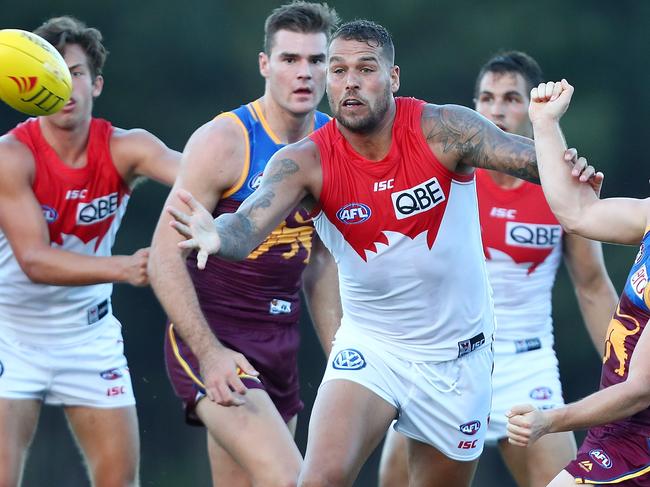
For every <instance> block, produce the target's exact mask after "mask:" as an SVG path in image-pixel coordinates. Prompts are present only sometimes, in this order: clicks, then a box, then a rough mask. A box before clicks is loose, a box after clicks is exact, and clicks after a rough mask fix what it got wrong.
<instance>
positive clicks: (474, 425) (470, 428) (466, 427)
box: [460, 419, 481, 436]
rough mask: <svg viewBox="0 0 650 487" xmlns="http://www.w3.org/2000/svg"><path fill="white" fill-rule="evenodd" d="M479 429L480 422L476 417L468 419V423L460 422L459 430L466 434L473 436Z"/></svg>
mask: <svg viewBox="0 0 650 487" xmlns="http://www.w3.org/2000/svg"><path fill="white" fill-rule="evenodd" d="M480 429H481V422H480V421H479V420H477V419H475V420H474V421H470V422H469V423H465V424H461V425H460V431H461V432H463V433H465V434H466V435H470V436H473V435H475V434H476V433H478V431H479V430H480Z"/></svg>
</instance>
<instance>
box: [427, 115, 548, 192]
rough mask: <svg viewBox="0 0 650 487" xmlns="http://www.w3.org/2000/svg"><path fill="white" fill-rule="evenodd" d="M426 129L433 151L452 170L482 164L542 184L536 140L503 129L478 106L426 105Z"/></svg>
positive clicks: (463, 170)
mask: <svg viewBox="0 0 650 487" xmlns="http://www.w3.org/2000/svg"><path fill="white" fill-rule="evenodd" d="M422 130H423V131H424V135H425V137H426V139H427V142H428V144H429V147H430V148H431V151H432V152H433V153H434V154H435V155H436V157H437V158H438V160H439V161H440V162H441V163H442V164H443V165H444V166H446V167H447V168H448V169H450V170H451V171H454V172H460V173H467V172H469V171H471V170H470V168H469V166H473V167H482V168H485V169H493V170H495V171H501V172H505V173H507V174H510V175H511V176H515V177H517V178H521V179H525V180H527V181H531V182H533V183H536V184H539V173H538V171H537V161H536V157H535V144H534V143H533V141H532V140H531V139H527V138H526V137H521V136H519V135H515V134H509V133H507V132H504V131H502V130H501V129H499V128H498V127H497V126H496V125H494V124H493V123H492V122H490V121H489V120H487V119H486V118H484V117H483V116H481V115H479V114H478V113H476V112H475V111H474V110H470V109H469V108H465V107H461V106H458V105H440V106H438V105H426V106H425V108H424V112H423V113H422Z"/></svg>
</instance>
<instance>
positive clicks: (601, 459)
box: [589, 450, 614, 469]
mask: <svg viewBox="0 0 650 487" xmlns="http://www.w3.org/2000/svg"><path fill="white" fill-rule="evenodd" d="M589 456H590V457H591V458H592V459H593V461H594V462H596V463H597V464H598V465H600V466H601V467H603V468H607V469H610V468H612V466H613V465H614V462H612V459H611V458H609V455H608V454H607V453H605V452H604V451H603V450H591V451H590V452H589Z"/></svg>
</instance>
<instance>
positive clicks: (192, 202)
mask: <svg viewBox="0 0 650 487" xmlns="http://www.w3.org/2000/svg"><path fill="white" fill-rule="evenodd" d="M177 196H178V199H180V200H181V201H182V202H183V203H185V204H186V205H187V206H188V207H189V209H190V211H191V213H190V214H189V215H188V214H186V213H183V212H182V211H180V210H179V209H178V208H175V207H173V206H168V207H167V212H168V213H169V214H170V215H171V216H172V217H173V218H174V219H173V220H172V221H171V222H170V223H169V224H170V225H171V226H172V227H173V228H174V230H176V231H177V232H178V233H180V234H181V235H182V236H183V237H185V238H186V240H183V241H182V242H179V243H178V246H179V247H181V248H183V249H196V250H198V254H197V256H196V265H197V267H198V268H199V269H205V264H206V262H207V260H208V255H210V254H214V253H216V252H218V251H219V248H220V247H221V239H220V238H219V234H218V233H217V229H216V227H215V226H214V220H213V219H212V215H211V214H210V212H209V211H208V210H206V209H205V207H204V206H203V205H202V204H201V203H200V202H199V201H198V200H197V199H196V198H194V196H192V194H191V193H190V192H189V191H185V190H184V189H180V190H178V193H177Z"/></svg>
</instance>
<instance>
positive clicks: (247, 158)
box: [215, 112, 251, 199]
mask: <svg viewBox="0 0 650 487" xmlns="http://www.w3.org/2000/svg"><path fill="white" fill-rule="evenodd" d="M220 117H227V118H232V119H233V120H234V121H235V122H237V125H239V126H240V127H241V129H242V131H243V132H244V146H245V147H246V155H245V156H244V168H243V169H242V172H241V174H240V175H239V179H237V182H236V183H235V184H234V185H233V186H232V187H231V188H228V189H227V190H226V191H224V193H223V194H222V195H221V199H224V198H228V197H229V196H232V195H233V194H235V193H236V192H237V191H239V189H240V188H241V187H242V185H243V184H244V181H246V178H247V177H248V171H249V169H250V167H251V144H250V140H249V138H248V130H247V129H246V126H245V125H244V123H243V122H242V121H241V120H239V117H238V116H237V115H235V114H234V113H232V112H224V113H221V114H219V115H217V116H216V117H215V120H216V119H217V118H220Z"/></svg>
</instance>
